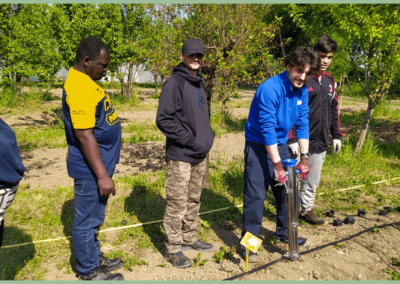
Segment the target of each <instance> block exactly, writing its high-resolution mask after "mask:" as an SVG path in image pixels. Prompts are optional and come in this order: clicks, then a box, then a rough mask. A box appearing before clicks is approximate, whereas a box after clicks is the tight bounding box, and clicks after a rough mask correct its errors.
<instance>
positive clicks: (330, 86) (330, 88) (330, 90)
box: [329, 84, 332, 93]
mask: <svg viewBox="0 0 400 284" xmlns="http://www.w3.org/2000/svg"><path fill="white" fill-rule="evenodd" d="M329 92H330V93H332V85H331V84H329Z"/></svg>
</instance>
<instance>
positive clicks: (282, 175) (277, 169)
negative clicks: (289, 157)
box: [274, 161, 286, 185]
mask: <svg viewBox="0 0 400 284" xmlns="http://www.w3.org/2000/svg"><path fill="white" fill-rule="evenodd" d="M274 180H276V181H277V182H278V184H277V185H283V184H284V183H285V182H286V172H285V170H284V169H283V166H282V162H281V161H279V162H277V163H275V164H274Z"/></svg>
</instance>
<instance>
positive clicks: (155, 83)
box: [154, 73, 157, 96]
mask: <svg viewBox="0 0 400 284" xmlns="http://www.w3.org/2000/svg"><path fill="white" fill-rule="evenodd" d="M154 95H156V96H157V74H156V73H154Z"/></svg>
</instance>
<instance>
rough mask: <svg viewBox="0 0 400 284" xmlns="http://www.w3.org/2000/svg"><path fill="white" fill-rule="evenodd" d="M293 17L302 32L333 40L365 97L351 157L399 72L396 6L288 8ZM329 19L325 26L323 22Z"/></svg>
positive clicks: (358, 147) (397, 11)
mask: <svg viewBox="0 0 400 284" xmlns="http://www.w3.org/2000/svg"><path fill="white" fill-rule="evenodd" d="M291 8H292V13H293V18H294V20H295V21H296V23H297V24H298V25H299V26H300V27H301V28H302V30H303V31H304V32H308V33H313V34H314V35H315V37H316V38H317V37H318V36H320V35H323V34H328V35H330V36H331V37H332V38H334V39H336V40H337V41H338V44H339V48H340V49H341V50H342V51H343V52H345V55H343V56H342V58H343V60H344V61H347V64H346V65H351V66H352V67H353V69H354V70H355V76H356V78H357V79H358V82H359V84H360V86H361V88H362V89H363V90H364V92H365V94H366V96H367V97H368V108H367V110H366V114H365V116H364V119H363V123H362V128H361V132H360V137H359V139H358V142H357V145H356V148H355V150H354V154H357V153H359V152H360V150H361V148H362V146H363V144H364V140H365V137H366V134H367V130H368V125H369V121H370V119H371V116H372V113H373V112H374V109H375V108H376V106H377V104H378V102H379V100H380V99H381V98H382V97H383V96H384V95H385V94H386V93H387V92H388V90H389V88H390V86H391V85H392V83H393V82H394V80H395V79H396V78H398V77H399V75H400V72H399V68H398V66H400V51H399V43H400V37H399V31H400V23H399V12H400V5H397V4H390V5H389V4H331V5H309V6H307V7H305V6H299V5H294V4H293V5H291ZM327 18H328V19H329V23H327V22H326V19H327Z"/></svg>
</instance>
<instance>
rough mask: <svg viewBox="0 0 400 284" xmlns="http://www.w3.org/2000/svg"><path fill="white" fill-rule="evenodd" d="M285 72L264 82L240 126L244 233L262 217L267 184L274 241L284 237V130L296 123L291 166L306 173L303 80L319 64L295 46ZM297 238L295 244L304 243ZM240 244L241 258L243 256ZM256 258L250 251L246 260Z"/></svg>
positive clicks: (253, 230) (253, 229)
mask: <svg viewBox="0 0 400 284" xmlns="http://www.w3.org/2000/svg"><path fill="white" fill-rule="evenodd" d="M284 64H285V66H286V71H285V72H283V73H281V74H279V75H277V76H275V77H272V78H270V79H268V80H266V81H265V82H263V83H262V84H261V85H260V86H259V87H258V89H257V91H256V94H255V96H254V98H253V101H252V103H251V106H250V113H249V118H248V122H247V123H246V128H245V138H246V144H245V150H244V160H245V174H244V180H245V185H244V192H243V201H244V206H243V232H242V236H244V234H245V233H246V232H250V233H251V234H253V235H255V236H257V235H258V233H259V231H260V229H261V224H262V220H263V208H264V200H265V196H266V193H267V191H268V187H269V186H270V185H271V188H272V193H273V195H274V197H275V200H276V212H277V217H276V232H275V238H276V240H277V241H278V242H282V243H285V242H288V237H287V229H286V214H287V212H286V203H285V191H284V187H283V184H284V183H285V182H286V173H285V170H284V169H283V166H282V160H284V159H290V153H289V148H288V145H287V141H288V133H289V131H290V129H291V128H292V127H293V126H294V125H295V126H296V129H297V137H298V139H299V144H300V150H301V160H300V163H299V164H298V165H297V166H296V168H297V169H299V170H300V179H301V180H304V179H305V178H306V176H307V174H308V172H309V166H308V158H309V157H308V139H309V133H308V130H309V129H308V110H309V109H308V90H307V87H306V85H305V83H306V82H307V80H308V79H309V78H310V76H311V73H312V72H316V71H318V70H319V68H320V63H319V59H318V56H317V55H316V54H315V53H314V52H313V51H312V50H311V49H310V48H308V47H304V46H300V47H297V48H296V49H295V50H294V51H293V52H292V53H291V54H290V55H289V56H287V57H286V58H285V61H284ZM305 241H306V240H305V239H304V238H300V239H299V245H303V244H304V243H305ZM245 256H246V255H245V250H244V248H243V247H242V257H245ZM257 261H259V258H258V255H257V254H255V253H252V252H250V254H249V262H257Z"/></svg>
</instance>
